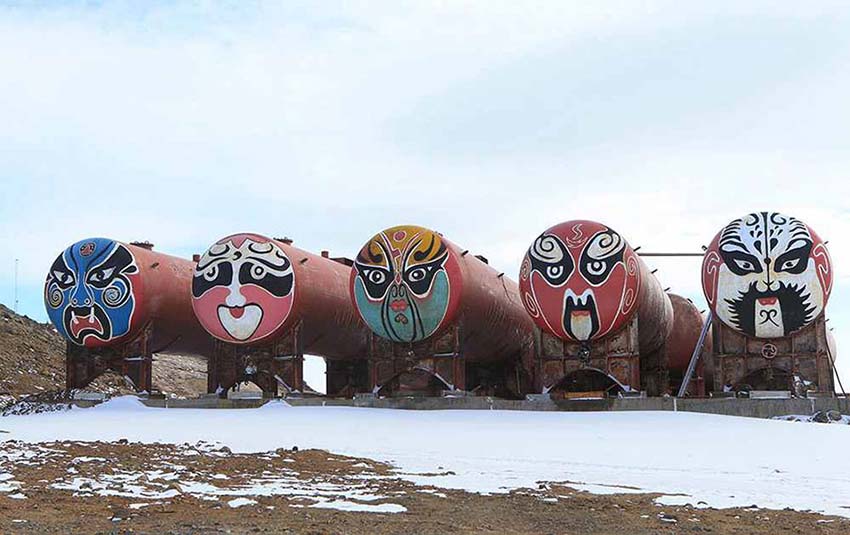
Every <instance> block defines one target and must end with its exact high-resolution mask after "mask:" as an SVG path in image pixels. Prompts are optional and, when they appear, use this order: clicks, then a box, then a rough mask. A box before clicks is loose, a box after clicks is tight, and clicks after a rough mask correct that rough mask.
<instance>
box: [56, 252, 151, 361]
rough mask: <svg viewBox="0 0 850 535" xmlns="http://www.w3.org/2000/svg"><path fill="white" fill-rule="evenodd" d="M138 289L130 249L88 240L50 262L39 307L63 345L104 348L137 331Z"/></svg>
mask: <svg viewBox="0 0 850 535" xmlns="http://www.w3.org/2000/svg"><path fill="white" fill-rule="evenodd" d="M141 286H142V280H141V276H140V274H139V264H138V262H137V261H136V257H135V255H134V254H133V251H132V248H130V247H129V246H127V245H125V244H123V243H121V242H118V241H115V240H111V239H108V238H87V239H84V240H80V241H78V242H76V243H74V244H72V245H71V246H69V247H68V248H66V249H65V250H64V251H62V252H61V253H60V254H59V256H57V257H56V259H55V260H54V261H53V264H52V265H51V266H50V270H49V271H48V273H47V279H46V280H45V283H44V305H45V308H46V309H47V316H48V317H49V318H50V321H51V323H53V325H54V326H55V327H56V330H57V331H58V332H59V334H61V335H62V336H63V337H64V338H65V339H66V340H69V341H70V342H72V343H74V344H76V345H79V346H84V347H90V348H94V347H103V346H108V345H112V344H115V343H117V342H118V341H119V340H121V339H124V338H126V337H128V336H129V335H131V334H132V333H133V332H135V330H136V328H137V327H138V326H139V324H140V322H141V319H140V318H141V317H142V309H143V306H144V302H143V299H142V296H143V295H144V294H143V292H142V288H141Z"/></svg>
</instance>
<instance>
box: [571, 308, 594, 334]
mask: <svg viewBox="0 0 850 535" xmlns="http://www.w3.org/2000/svg"><path fill="white" fill-rule="evenodd" d="M570 329H572V331H573V335H575V337H576V339H577V340H579V341H582V342H584V341H587V340H588V339H589V338H590V335H591V334H592V332H593V321H592V320H591V317H590V311H589V310H573V311H572V312H570Z"/></svg>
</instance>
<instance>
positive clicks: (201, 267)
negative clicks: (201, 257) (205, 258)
mask: <svg viewBox="0 0 850 535" xmlns="http://www.w3.org/2000/svg"><path fill="white" fill-rule="evenodd" d="M229 261H230V258H225V257H224V255H223V254H222V255H219V256H218V257H216V258H211V259H210V261H209V262H207V263H206V264H201V263H200V262H198V267H196V268H195V271H203V270H205V269H207V268H208V267H210V266H211V265H213V264H221V263H222V262H229Z"/></svg>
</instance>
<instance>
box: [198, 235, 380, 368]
mask: <svg viewBox="0 0 850 535" xmlns="http://www.w3.org/2000/svg"><path fill="white" fill-rule="evenodd" d="M348 271H349V268H348V266H347V265H346V264H345V263H343V262H339V261H335V260H331V259H330V258H326V257H324V256H319V255H315V254H313V253H309V252H307V251H304V250H302V249H299V248H298V247H295V246H293V245H291V243H287V242H286V241H279V240H275V239H271V238H267V237H265V236H261V235H259V234H247V233H243V234H234V235H232V236H227V237H226V238H222V239H221V240H219V241H217V242H216V243H214V244H213V245H212V246H211V247H210V248H209V249H207V251H206V252H205V253H204V254H203V255H202V256H201V258H200V260H199V261H198V265H197V267H196V269H195V276H194V278H193V281H192V307H193V309H194V312H195V315H196V316H197V317H198V320H199V321H200V322H201V325H203V326H204V328H205V329H206V330H207V332H209V334H211V335H212V336H214V337H216V338H217V339H219V340H221V341H223V342H228V343H231V344H244V345H250V344H259V343H264V342H267V341H270V340H274V339H275V338H277V337H279V336H281V335H282V334H284V333H286V332H287V331H289V330H291V329H292V328H293V327H294V326H295V325H300V326H301V329H302V331H301V332H302V335H303V339H304V343H305V346H304V352H306V353H309V354H313V355H320V356H323V357H328V358H355V357H358V356H361V355H362V354H363V352H364V348H365V334H366V328H365V326H364V325H363V323H362V322H361V321H360V319H359V318H358V317H357V313H356V312H355V311H354V308H353V307H352V306H351V302H350V301H349V299H348Z"/></svg>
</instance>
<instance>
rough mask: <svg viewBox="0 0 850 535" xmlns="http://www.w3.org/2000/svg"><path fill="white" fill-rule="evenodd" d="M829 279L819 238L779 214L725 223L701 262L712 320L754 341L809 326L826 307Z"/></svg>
mask: <svg viewBox="0 0 850 535" xmlns="http://www.w3.org/2000/svg"><path fill="white" fill-rule="evenodd" d="M832 278H833V275H832V262H831V260H830V257H829V252H828V251H827V249H826V245H825V244H824V243H823V241H822V240H821V238H820V237H819V236H818V235H817V234H816V233H815V231H814V230H812V229H811V228H810V227H809V226H808V225H806V224H805V223H803V222H802V221H800V220H799V219H796V218H794V217H790V216H787V215H784V214H780V213H778V212H755V213H752V214H749V215H746V216H744V217H741V218H739V219H736V220H734V221H732V222H731V223H729V224H728V225H726V226H725V227H724V228H723V229H722V230H721V231H720V232H718V233H717V235H716V236H715V237H714V239H713V240H712V241H711V245H709V247H708V249H707V250H706V252H705V256H704V258H703V264H702V288H703V292H704V293H705V298H706V300H707V301H708V306H709V308H710V309H711V311H712V313H713V314H714V317H715V318H717V319H719V320H720V321H722V322H723V324H725V325H726V326H727V327H729V328H731V329H733V330H734V331H737V332H738V333H741V334H744V335H746V336H750V337H753V338H765V339H769V338H781V337H785V336H789V335H791V334H793V333H795V332H797V331H799V330H800V329H802V328H804V327H807V326H809V325H811V324H812V323H813V322H814V321H815V319H816V318H817V317H818V316H819V315H820V314H821V313H822V312H823V310H824V307H825V306H826V302H827V300H828V299H829V294H830V292H831V290H832Z"/></svg>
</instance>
